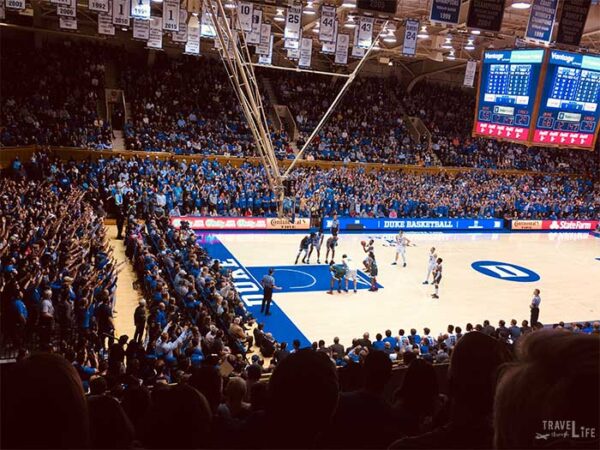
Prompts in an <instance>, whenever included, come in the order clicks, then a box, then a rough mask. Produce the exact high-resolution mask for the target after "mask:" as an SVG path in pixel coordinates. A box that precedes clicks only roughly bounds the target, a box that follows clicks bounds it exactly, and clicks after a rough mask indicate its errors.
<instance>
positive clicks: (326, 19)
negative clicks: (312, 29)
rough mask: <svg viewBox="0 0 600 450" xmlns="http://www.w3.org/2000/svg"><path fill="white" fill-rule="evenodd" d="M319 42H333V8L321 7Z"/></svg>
mask: <svg viewBox="0 0 600 450" xmlns="http://www.w3.org/2000/svg"><path fill="white" fill-rule="evenodd" d="M319 40H320V41H321V42H334V41H335V6H326V5H323V6H321V21H320V25H319Z"/></svg>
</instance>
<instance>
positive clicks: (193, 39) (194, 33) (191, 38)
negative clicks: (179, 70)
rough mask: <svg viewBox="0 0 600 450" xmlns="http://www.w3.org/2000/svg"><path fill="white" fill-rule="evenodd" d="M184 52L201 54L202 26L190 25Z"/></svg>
mask: <svg viewBox="0 0 600 450" xmlns="http://www.w3.org/2000/svg"><path fill="white" fill-rule="evenodd" d="M184 52H185V53H186V54H187V55H196V56H197V55H199V54H200V28H199V27H188V32H187V42H186V43H185V50H184Z"/></svg>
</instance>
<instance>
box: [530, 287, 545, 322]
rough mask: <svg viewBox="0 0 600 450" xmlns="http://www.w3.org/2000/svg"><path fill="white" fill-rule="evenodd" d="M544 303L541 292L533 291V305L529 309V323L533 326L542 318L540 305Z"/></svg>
mask: <svg viewBox="0 0 600 450" xmlns="http://www.w3.org/2000/svg"><path fill="white" fill-rule="evenodd" d="M541 302H542V298H541V297H540V290H539V289H534V290H533V298H532V299H531V305H529V308H530V309H531V319H530V320H529V323H530V324H531V326H532V327H533V326H535V325H536V324H537V323H538V319H539V318H540V303H541Z"/></svg>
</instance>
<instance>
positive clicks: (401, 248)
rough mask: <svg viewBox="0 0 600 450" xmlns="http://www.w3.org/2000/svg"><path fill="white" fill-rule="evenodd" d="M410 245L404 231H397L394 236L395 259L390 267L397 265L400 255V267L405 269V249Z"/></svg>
mask: <svg viewBox="0 0 600 450" xmlns="http://www.w3.org/2000/svg"><path fill="white" fill-rule="evenodd" d="M409 245H410V240H409V239H408V238H407V237H406V236H404V231H399V232H398V235H397V236H396V258H395V259H394V262H393V263H392V266H395V265H396V264H398V255H399V254H400V255H402V262H403V264H402V267H406V247H408V246H409Z"/></svg>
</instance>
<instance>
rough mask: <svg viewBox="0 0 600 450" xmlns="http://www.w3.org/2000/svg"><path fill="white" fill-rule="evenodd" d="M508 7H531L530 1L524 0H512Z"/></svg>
mask: <svg viewBox="0 0 600 450" xmlns="http://www.w3.org/2000/svg"><path fill="white" fill-rule="evenodd" d="M510 7H511V8H513V9H529V8H531V3H529V2H528V1H526V0H514V1H513V2H512V5H510Z"/></svg>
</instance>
